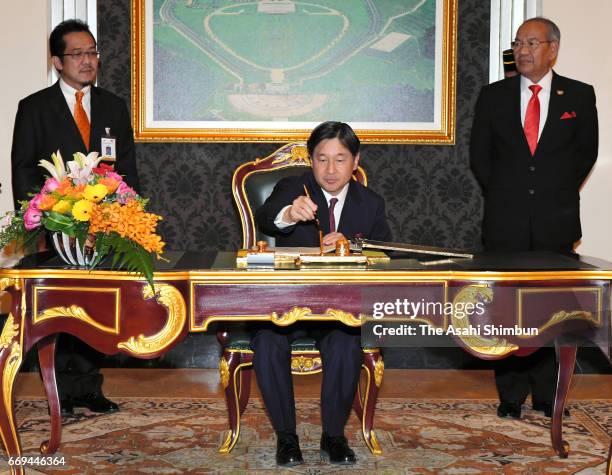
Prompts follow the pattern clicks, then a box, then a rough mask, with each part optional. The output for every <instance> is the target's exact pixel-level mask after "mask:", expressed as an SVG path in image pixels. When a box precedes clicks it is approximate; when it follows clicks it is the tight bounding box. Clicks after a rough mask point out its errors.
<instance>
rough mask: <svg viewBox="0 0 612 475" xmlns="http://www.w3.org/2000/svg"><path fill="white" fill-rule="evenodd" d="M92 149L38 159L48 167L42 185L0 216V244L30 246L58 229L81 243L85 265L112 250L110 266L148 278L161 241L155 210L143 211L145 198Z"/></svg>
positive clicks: (151, 277) (149, 279)
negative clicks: (67, 158)
mask: <svg viewBox="0 0 612 475" xmlns="http://www.w3.org/2000/svg"><path fill="white" fill-rule="evenodd" d="M100 160H101V157H98V153H97V152H92V153H90V154H89V155H84V154H83V153H80V152H79V153H75V154H74V160H73V161H70V162H67V163H66V164H64V160H63V159H62V156H61V155H60V152H59V151H58V152H57V153H54V154H52V155H51V161H48V160H41V161H40V162H39V165H40V166H41V167H43V168H44V169H45V170H46V171H47V172H48V173H49V177H48V178H47V179H46V181H45V183H44V185H43V187H42V189H41V190H40V191H39V192H38V193H37V194H35V195H34V196H33V198H32V199H30V200H29V201H21V202H20V204H21V208H20V209H19V210H17V211H15V212H10V213H8V214H7V215H6V216H5V217H4V218H3V219H2V222H0V226H3V229H2V230H0V248H4V247H5V246H6V245H7V244H9V243H10V242H16V243H17V244H18V245H23V246H24V247H26V248H27V247H31V246H32V244H34V243H36V242H37V241H38V238H39V236H40V235H41V234H43V233H44V232H45V231H49V232H52V233H64V234H65V235H67V236H69V239H75V240H76V242H77V243H84V244H85V245H84V252H86V253H87V254H88V255H89V256H90V259H89V264H88V267H89V268H93V267H95V266H96V265H98V264H99V263H100V261H101V260H102V259H104V258H105V257H106V256H107V255H109V254H111V253H112V263H111V266H112V267H113V268H119V269H126V270H128V271H133V272H136V273H137V274H139V275H142V276H144V277H145V278H146V279H147V280H148V281H149V283H151V284H152V283H153V254H155V255H157V258H158V259H159V258H160V255H161V253H162V251H163V247H164V242H163V241H162V239H161V237H160V236H159V235H157V234H156V226H157V222H158V221H159V220H161V219H162V218H161V216H158V215H156V214H152V213H147V212H146V211H145V207H146V204H147V201H148V200H146V199H144V198H142V197H140V196H139V195H138V194H137V193H136V192H135V191H134V190H133V189H132V188H130V186H129V185H128V184H127V183H126V182H125V181H123V177H122V176H121V175H119V174H118V173H116V172H115V171H114V169H113V167H111V166H109V165H106V164H100V163H99V162H100Z"/></svg>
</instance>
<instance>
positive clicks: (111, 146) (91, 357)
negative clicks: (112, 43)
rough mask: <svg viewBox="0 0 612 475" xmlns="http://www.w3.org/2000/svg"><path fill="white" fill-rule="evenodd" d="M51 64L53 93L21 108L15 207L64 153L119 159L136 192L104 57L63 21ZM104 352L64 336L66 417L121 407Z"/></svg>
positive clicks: (60, 370)
mask: <svg viewBox="0 0 612 475" xmlns="http://www.w3.org/2000/svg"><path fill="white" fill-rule="evenodd" d="M49 49H50V53H51V59H52V61H53V66H54V67H55V69H56V70H57V72H58V74H59V76H60V79H59V80H58V81H57V82H56V83H55V84H54V85H53V86H51V87H48V88H46V89H43V90H41V91H38V92H36V93H34V94H32V95H30V96H28V97H26V98H25V99H23V100H21V101H20V102H19V107H18V110H17V116H16V118H15V128H14V131H13V147H12V151H11V167H12V182H13V200H14V203H15V209H18V208H19V206H20V205H19V201H20V200H28V199H29V195H28V194H29V193H32V192H34V191H36V190H37V189H39V188H40V187H41V186H42V185H43V183H44V180H45V177H44V171H43V169H42V168H40V167H39V166H38V162H39V161H40V160H42V159H49V157H50V156H51V154H52V153H54V152H56V151H57V150H59V151H60V152H61V153H62V155H63V157H64V158H65V159H66V160H70V159H72V155H73V154H74V153H76V152H83V153H86V154H87V153H89V152H93V151H95V152H98V153H100V152H102V140H103V138H104V140H105V147H104V154H102V153H100V154H101V155H105V156H106V157H108V158H110V159H111V160H112V161H116V164H115V171H117V173H119V174H121V175H124V177H125V181H126V182H127V183H128V184H129V185H130V186H131V187H132V188H134V189H135V190H136V191H137V192H138V191H139V183H138V175H137V172H136V160H135V154H134V136H133V132H132V126H131V123H130V117H129V114H128V111H127V107H126V105H125V102H124V101H123V100H122V99H120V98H119V97H117V96H116V95H114V94H112V93H110V92H108V91H106V90H104V89H101V88H98V87H96V86H95V85H94V84H95V81H96V76H97V74H98V66H99V60H100V53H99V51H98V50H97V45H96V40H95V38H94V37H93V35H92V33H91V31H90V30H89V27H88V26H87V24H86V23H83V22H81V21H79V20H66V21H64V22H62V23H60V24H59V25H57V26H56V27H55V29H54V30H53V31H52V32H51V36H50V37H49ZM100 357H101V355H100V353H98V352H97V351H94V350H92V349H91V348H90V347H89V346H87V345H85V344H84V343H82V342H81V341H80V340H77V339H76V338H74V337H72V336H70V335H65V334H62V335H60V337H59V340H58V345H57V355H56V367H55V371H56V379H57V386H58V392H59V396H60V403H61V409H62V414H63V415H67V414H72V412H73V408H74V407H86V408H88V409H89V410H91V411H94V412H100V413H108V412H114V411H117V410H118V406H117V404H115V403H114V402H112V401H109V400H108V399H106V398H105V397H104V394H103V393H102V379H103V378H102V375H101V374H100V369H99V363H100V361H99V360H100Z"/></svg>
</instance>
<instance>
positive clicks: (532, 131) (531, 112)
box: [524, 84, 542, 155]
mask: <svg viewBox="0 0 612 475" xmlns="http://www.w3.org/2000/svg"><path fill="white" fill-rule="evenodd" d="M529 89H531V92H532V94H533V95H532V96H531V99H529V104H527V113H526V114H525V126H524V130H525V137H527V143H528V144H529V150H531V155H534V154H535V151H536V147H537V146H538V133H539V132H540V99H538V92H540V91H541V90H542V86H538V85H537V84H533V85H531V86H529Z"/></svg>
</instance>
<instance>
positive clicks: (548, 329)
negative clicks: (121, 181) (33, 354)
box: [0, 252, 612, 473]
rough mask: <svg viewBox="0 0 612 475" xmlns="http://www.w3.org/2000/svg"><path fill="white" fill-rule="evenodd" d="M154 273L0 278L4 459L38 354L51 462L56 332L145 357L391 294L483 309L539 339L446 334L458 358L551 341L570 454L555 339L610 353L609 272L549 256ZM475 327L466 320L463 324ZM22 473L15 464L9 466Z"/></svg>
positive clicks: (56, 433)
mask: <svg viewBox="0 0 612 475" xmlns="http://www.w3.org/2000/svg"><path fill="white" fill-rule="evenodd" d="M169 258H170V262H168V263H165V264H162V265H161V266H160V267H159V269H157V270H156V272H155V288H154V289H152V288H151V287H150V286H149V285H148V284H147V283H146V282H145V281H143V280H142V279H139V278H137V277H136V276H134V275H133V274H129V273H126V272H118V271H112V270H103V269H100V270H95V271H85V270H78V269H67V268H63V267H61V265H60V264H58V262H57V261H56V260H54V259H51V260H49V256H48V255H46V256H45V255H43V254H41V255H35V256H29V258H28V259H26V260H24V261H22V263H21V264H20V266H18V267H17V268H13V269H0V291H2V292H8V293H9V294H10V297H11V304H10V314H9V315H8V318H7V320H6V322H5V324H4V327H3V329H2V333H1V335H0V379H1V381H0V404H1V410H0V435H1V436H2V442H3V444H4V447H5V449H6V452H7V455H8V456H18V455H21V446H20V441H19V433H18V431H17V428H16V425H15V416H14V407H13V403H14V400H13V399H14V396H13V384H14V381H15V377H16V375H17V373H18V371H19V368H20V366H21V364H22V361H23V359H24V357H25V355H26V354H27V353H28V351H30V350H31V349H32V347H33V346H34V345H36V346H37V350H38V355H39V361H40V366H41V373H42V377H43V382H44V386H45V390H46V393H47V397H48V400H49V408H50V417H51V434H50V436H49V439H48V440H47V441H44V442H43V443H42V444H41V452H42V453H45V454H52V453H54V452H55V451H56V450H57V448H58V446H59V444H60V439H61V415H60V405H59V398H58V393H57V387H56V381H55V373H54V357H55V342H56V336H57V334H58V333H61V332H64V333H70V334H72V335H74V336H76V337H78V338H80V339H81V340H83V341H84V342H85V343H87V344H88V345H90V346H92V347H93V348H95V349H96V350H98V351H100V352H102V353H105V354H108V355H112V354H116V353H119V352H122V353H126V354H128V355H131V356H134V357H137V358H144V359H148V358H155V357H158V356H160V355H162V354H163V353H165V352H166V351H168V350H169V349H171V348H172V347H174V346H175V345H177V344H178V343H179V342H180V341H181V340H182V339H183V338H184V337H185V336H186V335H187V334H188V333H189V332H205V331H207V330H210V328H211V324H213V323H216V324H219V323H223V322H237V321H261V322H272V323H274V324H276V325H291V324H293V323H295V322H297V321H315V322H317V321H330V320H336V321H340V322H342V323H343V324H345V325H349V326H355V327H356V326H362V325H363V324H364V323H366V321H368V320H369V321H371V318H370V317H371V315H372V305H373V302H374V301H381V300H382V301H386V300H389V301H390V300H392V299H393V296H396V297H400V296H401V297H403V298H408V299H411V300H414V301H418V300H421V299H422V300H423V301H425V300H427V301H438V302H441V303H447V302H453V303H454V304H456V303H460V302H463V303H470V302H471V303H473V304H475V303H477V302H484V303H486V308H487V311H486V312H485V314H484V315H480V316H479V317H478V318H479V320H478V322H477V323H478V324H484V323H487V322H488V323H490V324H496V325H497V324H503V325H508V324H514V325H517V326H521V327H527V326H529V327H536V328H538V329H539V330H540V331H539V335H538V336H533V337H525V336H521V335H518V336H503V337H496V336H488V337H484V336H482V335H481V336H478V335H477V336H474V335H465V336H456V337H455V338H456V341H457V343H458V344H459V345H460V346H462V347H463V348H464V349H465V350H466V351H468V352H470V353H471V354H473V355H475V356H477V357H479V358H483V359H499V358H503V357H506V356H508V355H519V356H521V355H527V354H529V353H531V352H533V351H535V349H537V348H539V347H541V346H543V345H544V344H547V342H549V341H550V340H551V339H556V341H557V349H558V356H559V363H560V369H559V374H558V385H557V393H556V398H555V405H554V411H553V417H552V423H551V440H552V445H553V448H554V449H555V451H556V452H557V454H559V456H561V457H567V456H568V450H569V447H568V446H567V444H566V443H565V442H564V441H563V439H562V433H561V430H562V417H563V408H564V405H565V401H566V397H567V392H568V388H569V385H570V382H571V377H572V373H573V368H574V363H575V358H576V343H575V342H572V341H567V340H566V341H564V342H563V343H559V342H562V341H563V337H564V336H565V335H566V334H568V333H572V332H574V331H575V330H576V328H577V325H580V326H582V327H585V326H587V327H589V328H591V329H594V330H596V333H597V335H598V338H599V342H598V346H600V347H601V349H602V350H603V351H604V353H606V355H607V357H608V358H609V357H610V352H611V348H612V335H611V330H610V328H611V320H610V319H611V317H610V299H611V294H610V282H611V281H612V263H608V262H605V261H601V260H596V259H588V258H581V259H572V258H569V257H563V256H555V255H552V254H544V253H542V254H522V255H513V256H499V255H498V256H482V257H477V258H476V259H474V260H470V261H455V262H454V263H444V264H440V265H437V266H423V265H421V264H419V263H418V262H416V261H414V260H411V259H392V260H391V261H390V262H388V263H378V264H375V265H372V266H368V267H365V266H364V267H344V268H342V267H338V268H318V267H302V268H301V269H300V268H284V269H268V268H242V269H237V268H235V254H234V253H222V252H220V253H189V252H185V253H181V252H175V253H169ZM417 320H420V321H424V322H427V323H428V324H429V325H431V326H432V327H438V328H448V327H449V326H450V325H452V326H454V327H458V328H461V327H465V326H466V325H468V324H470V321H469V318H468V319H466V318H465V316H463V315H458V314H457V313H451V314H449V315H439V316H437V317H432V316H419V317H418V318H417ZM471 323H473V324H475V323H476V322H471ZM12 469H13V470H14V471H15V473H22V470H23V469H22V468H21V467H13V468H12Z"/></svg>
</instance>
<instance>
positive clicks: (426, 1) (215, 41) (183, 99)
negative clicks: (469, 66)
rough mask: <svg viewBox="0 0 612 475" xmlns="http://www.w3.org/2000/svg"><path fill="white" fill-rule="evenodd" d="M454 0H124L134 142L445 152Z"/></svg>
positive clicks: (451, 100) (450, 129)
mask: <svg viewBox="0 0 612 475" xmlns="http://www.w3.org/2000/svg"><path fill="white" fill-rule="evenodd" d="M456 2H457V0H305V1H299V0H259V1H249V0H132V4H133V12H132V50H133V51H132V52H133V56H132V63H133V74H132V81H133V83H132V92H133V96H132V109H133V115H134V129H135V135H136V139H137V140H141V141H160V140H164V141H218V142H223V141H274V142H280V141H288V140H302V139H304V138H306V137H307V136H308V133H309V131H310V130H311V129H312V128H313V127H314V126H315V125H316V124H318V123H320V122H322V121H325V120H339V121H343V122H348V123H350V124H351V126H352V127H353V128H354V129H356V130H357V131H358V134H359V136H360V138H361V139H362V140H363V141H366V142H378V143H446V144H448V143H453V141H454V123H455V117H454V116H455V75H456V67H455V50H456V9H457V4H456Z"/></svg>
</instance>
